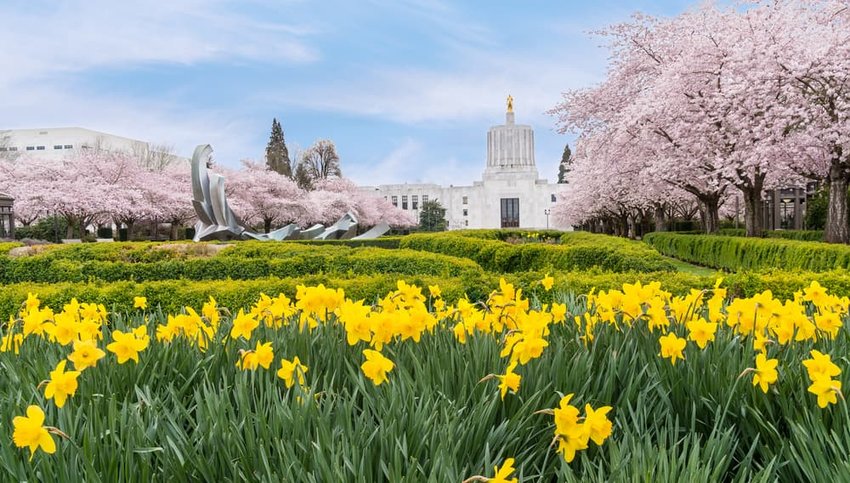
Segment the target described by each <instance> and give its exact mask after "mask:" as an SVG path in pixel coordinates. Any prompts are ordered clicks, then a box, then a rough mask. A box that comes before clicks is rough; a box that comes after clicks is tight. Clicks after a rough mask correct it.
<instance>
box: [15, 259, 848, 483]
mask: <svg viewBox="0 0 850 483" xmlns="http://www.w3.org/2000/svg"><path fill="white" fill-rule="evenodd" d="M555 283H556V279H555V278H554V277H551V276H546V277H545V278H543V279H542V280H539V281H537V282H534V283H533V284H531V285H530V286H527V287H525V289H523V288H521V287H517V286H514V285H512V284H510V283H508V282H506V281H504V280H502V282H501V283H500V285H499V286H498V287H494V290H493V291H492V292H491V293H490V294H489V296H488V297H487V298H486V299H485V300H468V299H465V298H461V299H458V300H451V301H450V300H445V299H444V298H443V297H442V293H441V289H440V287H439V286H437V285H432V286H426V287H419V286H415V285H412V284H408V283H406V282H405V281H403V280H398V282H397V286H396V289H395V290H393V291H391V292H389V293H387V294H385V295H384V296H383V297H380V298H377V299H375V300H353V299H351V298H348V297H347V296H346V294H345V293H344V291H343V290H342V289H338V288H333V287H325V286H323V285H316V286H303V285H302V286H299V287H298V288H297V293H296V295H295V297H294V298H288V297H287V296H286V295H284V294H277V295H274V296H272V295H262V296H260V297H259V298H258V299H257V300H256V301H255V303H254V304H253V306H251V307H245V308H235V307H223V306H221V305H219V304H218V303H217V302H216V300H215V296H214V295H212V296H210V297H209V299H208V300H207V302H206V303H204V304H203V305H202V306H199V307H184V308H183V309H182V310H181V311H179V312H176V313H164V312H163V311H161V310H160V309H159V308H158V305H157V301H156V300H152V299H147V298H145V297H141V296H138V297H136V298H135V300H134V305H135V307H134V310H133V311H131V312H111V311H110V310H109V309H108V308H107V307H105V306H103V305H99V304H92V303H87V302H86V301H85V300H79V301H78V300H76V299H74V300H72V301H71V303H68V304H66V305H64V306H61V307H50V306H47V305H46V304H44V303H42V302H41V300H40V299H39V296H38V294H37V293H30V294H29V296H28V297H27V298H26V299H25V300H21V305H20V309H19V310H18V311H17V313H14V314H11V315H10V317H9V320H8V323H7V324H6V325H5V326H4V328H3V335H2V346H0V350H2V353H0V364H2V367H3V370H4V371H3V372H4V374H5V376H6V377H4V378H3V382H2V383H0V384H2V386H0V420H2V421H4V424H2V425H0V438H3V439H5V440H6V441H7V444H4V445H0V465H2V468H3V470H4V471H5V472H6V474H8V475H10V478H13V479H18V480H64V481H83V480H86V481H90V480H104V481H151V480H158V479H163V478H166V477H167V478H169V479H173V480H175V481H186V480H207V481H213V480H274V481H378V480H387V481H426V480H431V481H463V480H465V481H493V482H498V481H527V480H528V481H536V480H538V479H541V478H542V479H546V480H551V479H557V480H559V481H579V480H581V481H610V480H612V479H614V480H616V479H631V478H635V477H649V476H650V475H651V477H652V479H653V480H655V481H673V480H677V481H719V480H724V481H774V480H777V479H779V480H782V481H807V480H808V481H839V480H840V479H841V478H842V475H844V476H846V474H848V473H847V471H848V468H850V462H848V456H847V451H846V448H847V447H848V445H850V424H848V423H850V415H848V410H847V404H846V401H845V400H844V396H843V388H842V382H846V381H845V378H846V372H847V371H846V365H847V358H846V354H847V347H848V340H847V335H846V331H845V330H844V328H843V325H844V322H845V321H846V318H847V313H848V306H850V299H848V298H847V297H837V296H835V295H833V294H831V293H829V291H828V290H826V289H824V288H823V287H821V286H820V284H818V283H817V282H813V283H811V284H810V285H809V286H808V287H807V288H805V289H804V290H802V291H800V292H798V293H796V294H794V297H793V299H790V300H779V299H777V298H775V297H774V296H773V295H772V294H771V293H770V292H769V291H768V292H763V293H760V294H757V295H755V296H753V297H749V298H734V297H731V296H729V294H727V291H726V289H725V288H724V286H723V281H722V280H717V283H716V285H715V286H714V288H713V289H709V290H693V291H691V292H690V293H689V294H686V295H683V296H674V295H672V294H671V293H670V292H667V291H665V290H664V287H663V284H662V283H661V282H659V281H652V282H646V283H640V282H636V283H634V284H625V285H623V286H622V288H621V289H619V290H608V291H598V292H597V291H591V292H590V293H587V294H583V295H578V296H574V295H568V294H555V296H554V299H555V300H556V301H555V302H552V303H547V304H543V303H541V302H540V299H541V295H543V294H547V295H551V294H549V293H548V291H549V290H551V288H552V286H553V284H555Z"/></svg>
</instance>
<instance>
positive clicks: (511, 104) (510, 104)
mask: <svg viewBox="0 0 850 483" xmlns="http://www.w3.org/2000/svg"><path fill="white" fill-rule="evenodd" d="M508 112H514V98H513V96H511V95H510V94H508Z"/></svg>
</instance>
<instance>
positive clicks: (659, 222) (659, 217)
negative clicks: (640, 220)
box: [655, 203, 667, 231]
mask: <svg viewBox="0 0 850 483" xmlns="http://www.w3.org/2000/svg"><path fill="white" fill-rule="evenodd" d="M666 214H667V212H666V210H665V209H664V205H662V204H660V203H659V204H656V205H655V231H667V220H666V218H667V216H666Z"/></svg>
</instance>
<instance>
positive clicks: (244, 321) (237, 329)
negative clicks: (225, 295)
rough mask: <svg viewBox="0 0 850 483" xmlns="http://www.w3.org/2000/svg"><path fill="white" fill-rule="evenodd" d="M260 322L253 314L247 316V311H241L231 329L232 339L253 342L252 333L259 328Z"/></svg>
mask: <svg viewBox="0 0 850 483" xmlns="http://www.w3.org/2000/svg"><path fill="white" fill-rule="evenodd" d="M259 325H260V321H259V320H257V319H256V318H254V317H253V316H252V315H251V314H245V311H244V310H242V309H239V313H238V314H236V317H235V318H234V319H233V327H232V328H231V329H230V337H231V338H233V339H238V338H239V337H242V338H243V339H245V340H251V333H252V332H254V329H256V328H257V327H259Z"/></svg>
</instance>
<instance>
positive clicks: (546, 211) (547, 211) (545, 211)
mask: <svg viewBox="0 0 850 483" xmlns="http://www.w3.org/2000/svg"><path fill="white" fill-rule="evenodd" d="M543 213H544V214H545V215H546V229H547V230H548V229H549V213H552V210H550V209H549V208H546V209H545V210H543Z"/></svg>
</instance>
